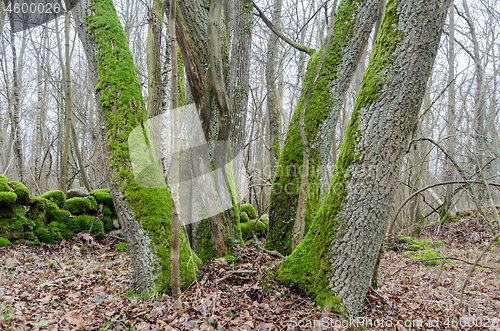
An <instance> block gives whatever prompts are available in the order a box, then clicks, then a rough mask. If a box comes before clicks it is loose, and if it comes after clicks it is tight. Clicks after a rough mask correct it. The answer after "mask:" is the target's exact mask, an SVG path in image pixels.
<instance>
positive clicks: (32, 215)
mask: <svg viewBox="0 0 500 331" xmlns="http://www.w3.org/2000/svg"><path fill="white" fill-rule="evenodd" d="M34 198H35V199H36V203H35V204H33V205H31V206H30V209H29V210H28V212H27V213H26V217H27V218H28V219H30V220H32V221H33V222H34V223H35V225H36V226H37V227H43V226H45V224H46V223H47V214H46V209H47V206H48V203H49V202H51V201H49V200H47V199H44V198H40V197H34Z"/></svg>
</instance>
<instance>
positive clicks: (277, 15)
mask: <svg viewBox="0 0 500 331" xmlns="http://www.w3.org/2000/svg"><path fill="white" fill-rule="evenodd" d="M282 7H283V0H274V4H273V12H272V16H271V19H272V23H273V25H274V26H275V27H276V28H277V29H278V30H280V29H281V8H282ZM279 46H280V44H279V39H278V36H277V35H276V34H275V33H272V32H269V42H268V44H267V59H266V92H267V96H266V100H267V105H266V114H267V120H268V122H269V125H268V130H269V133H268V135H269V142H270V148H271V150H270V151H269V157H270V163H271V176H274V173H275V172H276V167H277V166H278V159H279V157H280V149H281V148H280V138H279V131H280V128H279V124H280V109H279V107H278V95H277V92H278V91H277V90H276V81H277V78H278V73H277V71H276V69H277V68H276V65H277V63H278V53H279Z"/></svg>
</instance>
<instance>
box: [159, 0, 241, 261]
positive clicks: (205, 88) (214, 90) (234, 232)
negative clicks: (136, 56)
mask: <svg viewBox="0 0 500 331" xmlns="http://www.w3.org/2000/svg"><path fill="white" fill-rule="evenodd" d="M221 1H222V0H213V1H211V2H210V7H208V6H207V5H206V2H205V1H201V0H188V1H181V2H179V3H178V7H179V8H178V9H179V13H178V15H177V18H176V30H177V32H176V34H177V38H178V43H179V47H180V50H181V53H182V59H183V62H184V65H185V68H186V77H187V80H188V83H189V87H190V92H191V95H192V97H193V99H194V103H195V105H196V108H197V110H198V115H199V120H200V122H201V126H202V129H203V134H204V136H205V139H206V141H207V142H209V152H210V153H208V154H207V155H206V156H202V155H200V156H198V157H203V160H201V161H200V162H203V163H204V164H206V165H207V166H206V168H211V167H213V168H214V169H222V171H219V172H216V173H215V175H214V178H213V181H214V182H213V184H215V185H214V186H215V187H216V190H214V192H213V194H214V198H215V199H220V200H222V199H223V198H224V197H223V196H221V194H224V192H225V189H226V188H225V187H221V185H222V183H228V186H229V187H228V188H229V194H230V195H231V196H230V198H231V201H232V204H233V208H232V210H230V211H229V212H226V213H220V214H218V215H215V216H213V217H209V218H208V219H206V220H204V221H202V222H201V224H200V226H198V227H197V230H196V237H197V241H198V245H197V247H198V250H197V252H199V253H200V257H201V258H202V260H206V259H211V258H212V257H214V256H215V257H219V256H224V255H226V254H231V252H232V246H233V242H234V240H238V241H240V240H241V236H240V235H239V233H240V229H239V219H238V218H237V217H235V215H236V214H237V213H239V209H238V206H237V205H236V202H235V194H234V192H232V189H231V185H230V184H229V183H230V182H231V180H232V178H231V176H230V175H229V176H228V175H227V174H226V167H225V163H226V161H227V156H228V153H229V149H228V144H226V143H217V144H216V143H214V142H215V141H222V142H226V141H227V140H228V138H229V133H230V131H231V130H230V129H231V111H232V110H231V105H230V103H229V100H228V97H227V92H226V90H227V85H228V77H229V71H230V67H229V54H228V53H227V51H226V47H225V45H226V44H225V42H226V36H225V29H224V26H223V25H221V19H222V17H221V16H222V13H221V11H222V2H221ZM166 9H168V8H166ZM198 168H199V167H198ZM211 170H213V169H211ZM195 176H196V173H195ZM222 177H225V178H222ZM222 186H223V185H222ZM225 198H227V197H225ZM238 238H239V239H238Z"/></svg>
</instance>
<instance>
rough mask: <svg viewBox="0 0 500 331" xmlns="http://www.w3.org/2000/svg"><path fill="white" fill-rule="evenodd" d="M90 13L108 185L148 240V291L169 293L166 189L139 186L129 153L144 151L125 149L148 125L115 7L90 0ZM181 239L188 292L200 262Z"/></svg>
mask: <svg viewBox="0 0 500 331" xmlns="http://www.w3.org/2000/svg"><path fill="white" fill-rule="evenodd" d="M90 9H91V10H89V11H88V12H87V13H91V14H89V15H87V16H86V17H85V20H86V24H87V27H88V33H89V36H90V38H91V39H92V41H94V42H95V43H96V45H98V47H97V54H96V56H95V62H94V64H95V66H96V70H97V73H98V75H97V78H98V81H97V85H96V90H97V93H99V95H100V105H99V106H100V109H101V112H102V115H103V117H104V123H105V135H106V146H105V148H106V152H107V154H108V159H109V168H110V174H111V181H112V182H113V184H114V185H115V186H116V187H117V188H118V189H119V190H120V192H119V193H120V194H121V197H122V198H123V201H124V203H125V204H126V206H127V208H129V209H130V210H131V211H132V213H133V216H134V218H135V220H137V221H139V222H140V223H141V225H142V227H143V229H144V230H145V231H146V233H148V234H149V237H150V238H151V244H150V245H151V247H150V248H151V251H152V252H153V254H154V255H155V257H156V258H157V261H156V262H157V263H155V264H154V265H155V267H156V268H157V271H158V272H157V273H156V274H157V275H158V277H157V278H156V279H155V284H154V286H153V288H151V289H149V290H150V291H151V292H160V291H161V292H163V291H169V290H170V250H171V243H170V237H171V232H170V228H171V219H170V218H171V216H170V215H171V205H170V201H171V199H170V194H169V192H168V189H167V188H166V187H164V188H144V187H141V186H139V185H138V184H137V182H136V180H135V177H134V174H133V172H132V164H131V161H130V152H131V149H133V148H142V146H131V145H129V139H128V138H129V134H130V133H131V131H132V130H133V129H134V128H136V127H139V126H141V125H144V123H145V122H146V120H147V119H148V114H147V111H146V109H145V105H144V100H143V97H142V92H141V86H140V84H139V81H138V79H137V75H136V68H135V65H134V60H133V57H132V54H131V52H130V50H129V46H128V40H127V37H126V35H125V33H124V31H123V27H122V26H121V23H120V20H119V19H118V16H117V14H116V10H115V8H114V5H113V1H111V0H100V1H95V0H91V1H90ZM143 127H144V126H143ZM145 130H146V129H145ZM156 168H158V167H156ZM147 170H148V171H145V172H144V175H145V176H149V177H151V178H153V179H157V178H162V177H161V172H159V171H155V169H153V168H150V169H147ZM162 179H163V178H162ZM180 233H181V238H180V256H179V266H180V275H181V287H182V288H186V287H188V286H189V285H191V284H192V282H193V281H194V280H195V279H196V278H195V277H196V272H197V270H198V264H199V263H201V261H200V260H199V259H198V258H197V257H196V255H194V254H192V251H191V250H190V247H189V243H188V241H187V239H186V237H185V235H184V231H180Z"/></svg>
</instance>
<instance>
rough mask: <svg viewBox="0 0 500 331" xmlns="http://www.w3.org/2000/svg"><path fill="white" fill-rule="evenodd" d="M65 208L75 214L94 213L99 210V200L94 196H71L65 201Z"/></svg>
mask: <svg viewBox="0 0 500 331" xmlns="http://www.w3.org/2000/svg"><path fill="white" fill-rule="evenodd" d="M64 209H66V210H67V211H69V212H70V213H71V214H73V215H82V214H93V213H95V212H96V211H97V202H96V200H95V198H94V197H93V196H88V197H85V198H71V199H68V200H66V202H65V203H64Z"/></svg>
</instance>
